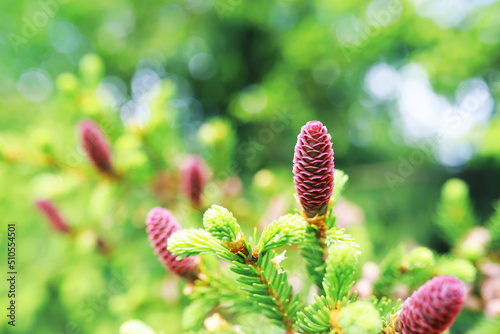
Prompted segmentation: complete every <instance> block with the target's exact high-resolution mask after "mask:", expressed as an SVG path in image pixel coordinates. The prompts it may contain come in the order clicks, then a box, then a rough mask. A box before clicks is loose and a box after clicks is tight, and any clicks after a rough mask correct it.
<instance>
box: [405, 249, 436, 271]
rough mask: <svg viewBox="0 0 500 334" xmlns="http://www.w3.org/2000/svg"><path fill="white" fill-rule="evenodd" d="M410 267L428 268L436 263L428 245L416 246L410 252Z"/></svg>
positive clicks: (408, 259)
mask: <svg viewBox="0 0 500 334" xmlns="http://www.w3.org/2000/svg"><path fill="white" fill-rule="evenodd" d="M407 261H408V269H409V270H413V269H426V268H429V267H432V266H433V265H434V264H436V260H435V259H434V254H433V253H432V251H431V250H430V249H429V248H427V247H418V248H415V249H414V250H412V251H411V252H410V254H408V258H407Z"/></svg>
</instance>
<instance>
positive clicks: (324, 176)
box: [293, 121, 335, 219]
mask: <svg viewBox="0 0 500 334" xmlns="http://www.w3.org/2000/svg"><path fill="white" fill-rule="evenodd" d="M331 139H332V137H331V136H330V135H329V134H328V130H327V128H326V126H324V125H323V124H322V123H321V122H319V121H310V122H307V124H306V125H304V126H303V127H302V129H301V130H300V134H299V135H298V136H297V144H296V145H295V154H294V158H293V174H294V177H293V181H294V183H295V191H296V192H297V196H298V199H299V201H300V204H301V206H302V209H303V210H304V214H305V215H306V216H307V218H309V219H311V218H314V217H320V218H321V217H323V216H324V215H325V214H326V212H327V210H328V204H329V202H330V197H331V196H332V192H333V185H334V182H333V173H334V166H335V163H334V160H333V149H332V143H331Z"/></svg>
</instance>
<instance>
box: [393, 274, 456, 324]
mask: <svg viewBox="0 0 500 334" xmlns="http://www.w3.org/2000/svg"><path fill="white" fill-rule="evenodd" d="M464 298H465V287H464V285H463V284H462V282H460V281H459V280H458V279H456V278H455V277H452V276H437V277H434V278H433V279H431V280H429V281H427V283H425V284H424V285H422V286H421V287H420V288H419V289H418V290H417V291H415V292H414V293H413V295H412V296H411V297H410V298H408V299H407V300H406V301H405V303H404V304H403V309H402V310H401V313H400V314H399V317H398V327H399V329H400V331H401V333H402V334H440V333H442V332H444V331H445V330H446V329H448V327H450V326H451V324H452V323H453V321H454V320H455V318H456V317H457V316H458V314H459V313H460V310H461V309H462V306H463V303H464Z"/></svg>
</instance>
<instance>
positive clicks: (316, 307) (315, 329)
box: [297, 295, 332, 334]
mask: <svg viewBox="0 0 500 334" xmlns="http://www.w3.org/2000/svg"><path fill="white" fill-rule="evenodd" d="M314 299H315V302H313V303H312V304H311V305H308V306H306V307H305V308H304V310H303V311H302V312H300V313H299V314H298V316H297V317H298V319H297V326H298V327H299V328H300V330H302V331H303V332H304V333H316V334H327V333H330V331H331V327H332V325H331V324H330V306H329V305H328V301H327V299H326V297H325V296H321V297H319V296H316V295H315V296H314Z"/></svg>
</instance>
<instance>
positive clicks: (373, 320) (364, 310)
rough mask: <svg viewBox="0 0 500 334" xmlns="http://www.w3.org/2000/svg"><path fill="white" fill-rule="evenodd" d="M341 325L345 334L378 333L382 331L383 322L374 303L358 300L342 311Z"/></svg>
mask: <svg viewBox="0 0 500 334" xmlns="http://www.w3.org/2000/svg"><path fill="white" fill-rule="evenodd" d="M339 325H340V327H341V328H342V331H343V333H344V334H376V333H380V328H381V326H382V322H381V320H380V315H379V312H378V311H377V310H376V309H375V306H374V305H373V304H372V303H370V302H367V301H357V302H355V303H351V304H349V305H347V307H346V308H345V309H344V310H343V311H342V313H341V314H340V319H339Z"/></svg>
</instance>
